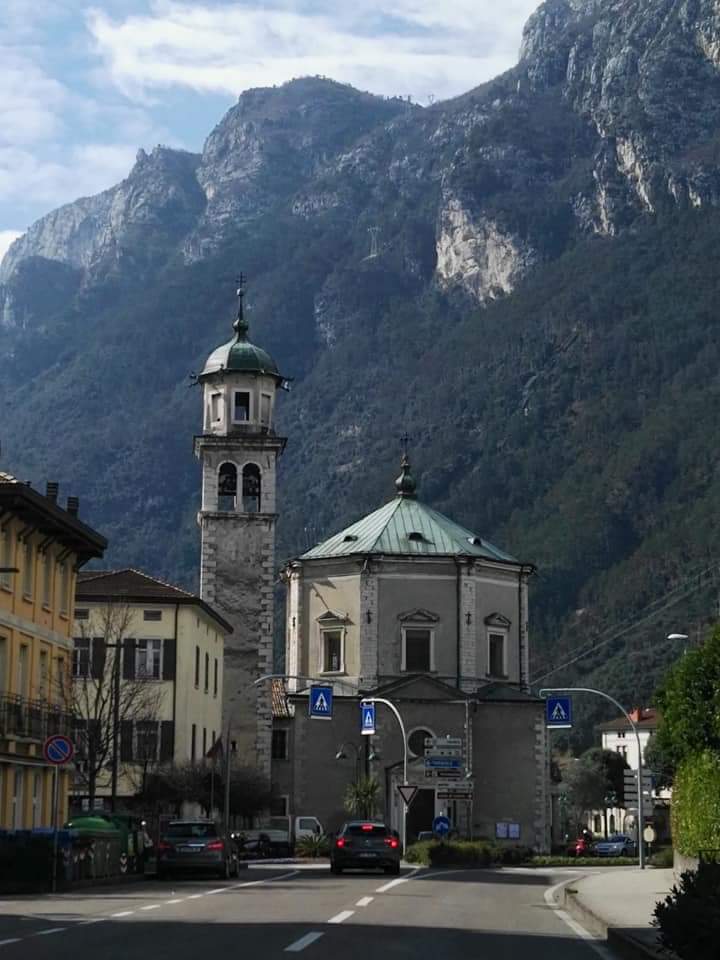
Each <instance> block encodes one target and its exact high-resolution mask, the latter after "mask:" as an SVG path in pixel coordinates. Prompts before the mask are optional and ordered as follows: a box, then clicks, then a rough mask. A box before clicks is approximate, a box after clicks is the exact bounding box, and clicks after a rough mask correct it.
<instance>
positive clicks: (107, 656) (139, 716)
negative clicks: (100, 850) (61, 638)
mask: <svg viewBox="0 0 720 960" xmlns="http://www.w3.org/2000/svg"><path fill="white" fill-rule="evenodd" d="M91 617H92V619H91V620H89V621H88V624H87V625H86V624H84V623H83V624H82V626H81V629H80V636H79V637H76V638H75V650H74V653H73V680H72V683H71V684H70V686H69V688H68V689H67V691H66V697H67V699H68V700H69V702H68V704H67V706H68V709H69V712H70V713H71V714H72V716H73V724H74V728H75V741H76V749H77V759H78V761H79V762H78V779H79V781H80V783H81V784H82V785H83V786H85V788H86V792H87V794H88V797H89V801H90V808H91V809H92V808H93V806H94V802H95V795H96V792H97V790H98V788H101V789H105V788H107V787H108V786H111V785H112V782H113V777H112V769H113V763H112V761H113V758H115V761H116V764H117V766H118V768H119V766H120V762H121V761H124V762H127V760H128V758H127V756H123V751H122V749H121V748H122V743H121V738H122V736H123V732H124V731H126V730H128V725H130V726H129V730H130V735H131V736H133V731H134V730H137V731H138V735H137V736H138V750H137V751H136V752H137V760H138V761H139V762H141V763H143V762H144V763H147V761H148V760H149V759H150V757H149V748H150V747H151V745H152V742H153V739H152V735H151V734H152V727H153V725H154V727H155V729H156V730H157V725H158V713H159V707H160V702H161V691H160V688H159V685H158V684H156V683H153V682H152V681H153V680H160V679H162V677H161V676H160V675H159V664H160V659H159V657H158V671H157V675H155V674H154V673H153V670H152V668H151V669H148V668H147V663H148V661H147V660H146V661H145V664H143V665H142V666H141V667H140V668H138V666H137V665H136V663H137V661H136V646H135V645H136V641H135V640H134V639H133V638H132V637H131V627H132V622H133V609H132V607H130V606H129V604H127V603H125V602H122V601H119V602H108V603H106V604H105V605H104V606H103V607H102V608H101V609H94V610H93V611H92V614H91ZM141 733H142V734H143V736H142V742H140V741H141V737H140V734H141ZM159 736H160V734H159V733H156V737H158V738H159ZM156 754H157V755H159V743H158V744H157V745H156ZM131 758H132V761H133V762H134V761H135V759H136V757H135V754H134V753H132V752H131Z"/></svg>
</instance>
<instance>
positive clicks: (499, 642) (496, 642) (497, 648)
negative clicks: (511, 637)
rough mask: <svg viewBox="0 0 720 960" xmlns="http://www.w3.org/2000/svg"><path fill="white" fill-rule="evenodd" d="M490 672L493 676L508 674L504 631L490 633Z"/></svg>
mask: <svg viewBox="0 0 720 960" xmlns="http://www.w3.org/2000/svg"><path fill="white" fill-rule="evenodd" d="M488 674H489V675H490V676H491V677H505V676H507V667H506V664H505V634H504V633H489V634H488Z"/></svg>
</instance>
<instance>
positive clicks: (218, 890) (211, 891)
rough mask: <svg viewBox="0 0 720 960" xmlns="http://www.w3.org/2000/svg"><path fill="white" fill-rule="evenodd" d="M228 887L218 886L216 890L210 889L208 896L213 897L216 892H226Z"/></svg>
mask: <svg viewBox="0 0 720 960" xmlns="http://www.w3.org/2000/svg"><path fill="white" fill-rule="evenodd" d="M226 889H227V887H216V888H215V889H214V890H208V891H207V896H208V897H211V896H212V895H213V894H214V893H225V890H226Z"/></svg>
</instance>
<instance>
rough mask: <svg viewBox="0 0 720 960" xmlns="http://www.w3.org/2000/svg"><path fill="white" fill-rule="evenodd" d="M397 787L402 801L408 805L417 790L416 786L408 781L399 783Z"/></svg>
mask: <svg viewBox="0 0 720 960" xmlns="http://www.w3.org/2000/svg"><path fill="white" fill-rule="evenodd" d="M397 789H398V793H399V794H400V796H401V797H402V802H403V803H404V804H405V806H406V807H409V806H410V804H411V803H412V802H413V800H414V799H415V794H416V793H417V792H418V788H417V787H412V786H410V784H409V783H399V784H398V788H397Z"/></svg>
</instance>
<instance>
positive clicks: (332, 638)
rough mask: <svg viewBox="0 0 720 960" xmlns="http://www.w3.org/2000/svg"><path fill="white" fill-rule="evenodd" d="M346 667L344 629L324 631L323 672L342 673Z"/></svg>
mask: <svg viewBox="0 0 720 960" xmlns="http://www.w3.org/2000/svg"><path fill="white" fill-rule="evenodd" d="M344 669H345V664H344V662H343V631H342V630H323V631H322V672H323V673H340V672H342V671H343V670H344Z"/></svg>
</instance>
